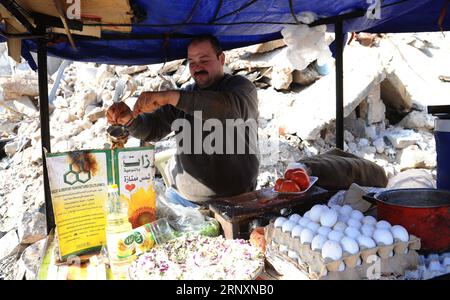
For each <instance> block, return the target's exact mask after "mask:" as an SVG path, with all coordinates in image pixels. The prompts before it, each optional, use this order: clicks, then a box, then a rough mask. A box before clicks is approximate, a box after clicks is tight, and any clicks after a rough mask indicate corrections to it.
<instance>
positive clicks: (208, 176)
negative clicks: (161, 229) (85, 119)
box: [107, 36, 259, 206]
mask: <svg viewBox="0 0 450 300" xmlns="http://www.w3.org/2000/svg"><path fill="white" fill-rule="evenodd" d="M188 62H189V70H190V72H191V75H192V77H193V79H194V81H195V84H192V85H190V86H188V87H187V88H186V89H185V90H182V91H174V90H172V91H163V92H143V93H142V94H141V95H140V96H139V98H138V100H137V102H136V104H135V106H134V109H133V111H131V109H130V108H129V107H128V106H127V105H126V104H124V103H122V102H120V103H115V104H113V105H112V106H111V107H110V108H109V109H108V111H107V118H108V121H109V122H110V123H111V124H120V125H124V126H125V127H126V128H127V129H128V131H129V132H130V134H131V135H132V136H134V137H136V138H139V139H141V140H145V141H157V140H159V139H161V138H163V137H164V136H166V135H167V134H169V133H170V132H171V131H175V133H176V138H177V154H176V155H175V156H174V158H173V159H172V160H171V161H170V163H169V172H168V173H169V176H168V177H169V182H170V185H171V188H169V189H167V192H166V196H167V198H169V200H171V201H172V202H176V203H179V204H182V205H184V206H196V204H201V203H202V202H204V201H207V200H210V199H213V198H216V197H223V196H233V195H237V194H241V193H245V192H249V191H252V190H254V189H255V187H256V179H257V176H258V169H259V159H258V146H257V120H258V114H259V113H258V99H257V91H256V88H255V86H254V85H253V83H252V82H250V81H249V80H248V79H246V78H245V77H242V76H236V75H235V76H233V75H230V74H224V71H223V66H224V62H225V54H224V53H223V51H222V49H221V46H220V44H219V41H218V40H217V39H216V38H215V37H213V36H201V37H198V38H195V39H193V40H192V41H191V43H190V44H189V46H188ZM243 150H245V151H243ZM193 203H195V204H193Z"/></svg>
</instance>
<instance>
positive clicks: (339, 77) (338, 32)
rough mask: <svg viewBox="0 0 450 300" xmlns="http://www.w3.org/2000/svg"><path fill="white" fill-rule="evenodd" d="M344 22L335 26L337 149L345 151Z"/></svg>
mask: <svg viewBox="0 0 450 300" xmlns="http://www.w3.org/2000/svg"><path fill="white" fill-rule="evenodd" d="M342 27H343V26H342V21H339V22H336V23H335V24H334V34H335V42H336V148H339V149H341V150H342V149H344V68H343V66H344V63H343V52H344V33H343V28H342Z"/></svg>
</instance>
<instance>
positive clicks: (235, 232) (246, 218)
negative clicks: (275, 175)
mask: <svg viewBox="0 0 450 300" xmlns="http://www.w3.org/2000/svg"><path fill="white" fill-rule="evenodd" d="M330 196H331V195H330V193H329V192H328V191H327V190H325V189H323V188H320V187H316V186H313V187H311V188H310V189H309V190H308V191H307V192H306V193H304V194H298V195H286V194H278V193H276V192H274V191H273V189H272V188H266V189H262V190H258V191H254V192H249V193H246V194H241V195H238V196H234V197H228V198H220V199H216V200H214V201H211V202H210V203H209V209H210V210H211V211H212V212H213V214H214V218H216V220H217V221H219V223H220V224H221V225H222V230H223V233H224V236H225V238H227V239H236V238H243V239H248V238H249V235H250V233H249V232H248V231H249V229H248V226H249V225H251V224H250V223H251V222H252V221H256V223H255V224H254V225H256V224H257V225H258V226H265V225H267V224H268V223H269V220H270V218H273V217H275V216H279V215H280V214H282V213H283V211H282V210H286V212H287V213H289V214H290V213H299V214H303V213H305V212H306V211H307V210H309V209H310V208H311V207H312V206H314V205H315V204H323V203H326V202H327V201H328V199H329V198H330Z"/></svg>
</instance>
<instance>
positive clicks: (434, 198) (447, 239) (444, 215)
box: [363, 189, 450, 252]
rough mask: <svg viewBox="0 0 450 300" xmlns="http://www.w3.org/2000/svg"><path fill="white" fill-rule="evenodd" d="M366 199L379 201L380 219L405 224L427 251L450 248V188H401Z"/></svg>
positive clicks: (378, 212) (394, 223) (371, 195)
mask: <svg viewBox="0 0 450 300" xmlns="http://www.w3.org/2000/svg"><path fill="white" fill-rule="evenodd" d="M363 198H364V199H365V200H367V201H369V202H371V203H372V204H375V203H376V205H377V218H378V220H386V221H388V222H389V223H391V224H392V225H402V226H403V227H405V228H406V230H408V232H409V233H411V234H413V235H415V236H417V237H419V238H420V239H421V243H422V249H423V250H430V251H435V252H441V251H446V250H448V249H450V191H445V190H434V189H397V190H389V191H384V192H380V193H376V194H375V193H370V194H366V195H364V196H363Z"/></svg>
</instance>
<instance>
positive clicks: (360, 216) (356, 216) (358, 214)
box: [350, 209, 364, 221]
mask: <svg viewBox="0 0 450 300" xmlns="http://www.w3.org/2000/svg"><path fill="white" fill-rule="evenodd" d="M350 217H351V218H352V219H355V220H358V221H361V220H362V219H363V218H364V215H363V214H362V212H360V211H359V210H357V209H355V210H353V211H352V212H351V213H350Z"/></svg>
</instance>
